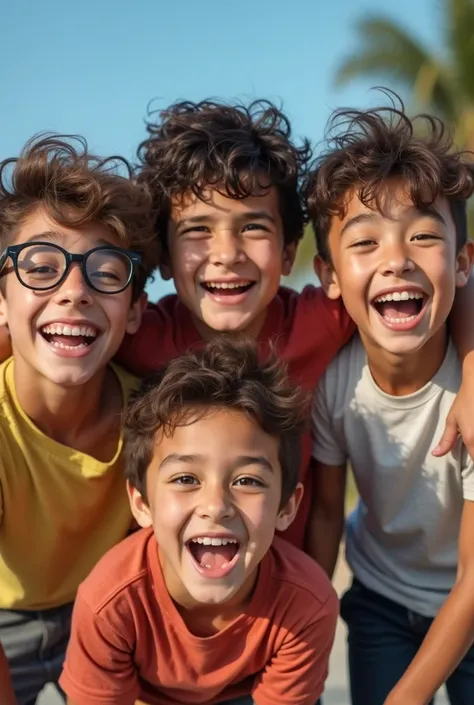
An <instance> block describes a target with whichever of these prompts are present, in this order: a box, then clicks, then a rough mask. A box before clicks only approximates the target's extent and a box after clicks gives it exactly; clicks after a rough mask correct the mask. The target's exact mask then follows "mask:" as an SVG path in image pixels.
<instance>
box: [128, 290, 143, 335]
mask: <svg viewBox="0 0 474 705" xmlns="http://www.w3.org/2000/svg"><path fill="white" fill-rule="evenodd" d="M147 303H148V296H147V295H146V294H145V292H143V294H140V296H139V297H138V299H137V300H136V301H134V302H133V303H132V305H131V306H130V311H129V312H128V318H127V325H126V327H125V330H126V332H127V333H128V334H129V335H133V334H134V333H136V332H137V330H138V329H139V328H140V324H141V322H142V318H143V314H144V312H145V309H146V306H147Z"/></svg>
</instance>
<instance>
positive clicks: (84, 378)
mask: <svg viewBox="0 0 474 705" xmlns="http://www.w3.org/2000/svg"><path fill="white" fill-rule="evenodd" d="M41 373H42V375H43V376H44V377H46V379H48V380H49V381H50V382H52V383H53V384H57V385H58V386H59V387H80V386H82V385H83V384H86V383H87V382H89V380H90V379H92V377H93V376H94V375H95V374H96V370H78V369H75V370H71V369H69V370H68V369H65V370H61V369H59V370H58V369H56V370H50V369H48V370H41Z"/></svg>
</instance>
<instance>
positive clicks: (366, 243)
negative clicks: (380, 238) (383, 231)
mask: <svg viewBox="0 0 474 705" xmlns="http://www.w3.org/2000/svg"><path fill="white" fill-rule="evenodd" d="M376 244H377V243H376V240H375V238H373V237H362V238H359V239H358V240H355V241H354V242H351V244H350V245H349V247H350V248H352V249H368V248H369V247H374V246H375V245H376Z"/></svg>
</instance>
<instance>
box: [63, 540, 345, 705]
mask: <svg viewBox="0 0 474 705" xmlns="http://www.w3.org/2000/svg"><path fill="white" fill-rule="evenodd" d="M337 615H338V599H337V596H336V593H335V592H334V589H333V588H332V586H331V583H330V581H329V579H328V578H327V576H326V575H325V574H324V572H323V571H322V569H321V568H320V567H319V566H318V565H317V564H316V563H315V562H314V561H313V560H312V559H311V558H309V557H308V556H306V555H305V554H304V553H303V552H302V551H300V550H299V549H297V548H294V547H293V546H291V545H290V544H288V543H287V542H286V541H283V540H281V539H278V538H277V539H275V541H274V544H273V546H272V547H271V549H270V550H269V552H268V553H267V554H266V556H265V557H264V558H263V560H262V562H261V564H260V571H259V576H258V579H257V583H256V587H255V590H254V593H253V596H252V598H251V600H250V603H249V604H248V606H247V608H246V610H245V612H244V613H243V614H242V615H240V616H239V617H237V618H236V619H235V620H234V621H233V622H231V623H230V624H229V625H228V626H227V627H225V628H224V629H223V630H222V631H220V632H218V633H217V634H214V635H212V636H208V637H198V636H195V635H194V634H192V633H191V632H190V631H189V630H188V629H187V627H186V625H185V623H184V621H183V619H182V618H181V615H180V613H179V612H178V610H177V608H176V605H175V603H174V602H173V600H172V599H171V597H170V595H169V593H168V591H167V589H166V585H165V582H164V578H163V574H162V571H161V566H160V562H159V558H158V547H157V544H156V539H155V537H154V534H153V532H152V529H142V530H140V531H138V532H137V533H136V534H134V535H132V536H130V537H129V538H127V539H125V540H124V541H122V542H121V543H120V544H118V545H117V546H115V547H114V548H112V549H111V550H110V551H109V552H108V553H107V554H106V556H104V558H102V559H101V560H100V561H99V563H98V564H97V565H96V567H95V568H94V569H93V571H92V573H91V574H90V575H89V577H88V578H87V579H86V580H85V581H84V583H82V585H81V587H80V588H79V592H78V596H77V599H76V603H75V606H74V614H73V620H72V630H71V638H70V641H69V646H68V650H67V654H66V661H65V665H64V670H63V673H62V675H61V678H60V684H61V687H62V688H63V689H64V690H65V691H66V693H67V695H68V696H69V698H71V700H73V701H74V702H75V703H77V704H78V705H132V704H133V703H134V701H135V700H136V699H137V698H140V699H141V700H143V701H144V702H145V703H148V704H149V705H172V704H173V703H176V704H178V703H179V704H183V703H206V704H209V705H211V704H212V703H221V702H222V701H225V700H230V699H232V698H236V697H241V696H242V695H248V694H251V695H252V697H253V699H254V701H255V703H256V704H257V705H275V704H276V703H278V704H279V705H314V703H315V702H316V700H317V699H318V697H319V696H320V695H321V694H322V692H323V689H324V682H325V680H326V677H327V672H328V661H329V654H330V651H331V647H332V644H333V640H334V633H335V629H336V621H337Z"/></svg>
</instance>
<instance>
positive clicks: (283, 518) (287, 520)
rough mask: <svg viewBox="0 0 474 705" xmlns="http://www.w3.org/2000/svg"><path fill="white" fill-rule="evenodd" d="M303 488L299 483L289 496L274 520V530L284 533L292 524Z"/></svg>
mask: <svg viewBox="0 0 474 705" xmlns="http://www.w3.org/2000/svg"><path fill="white" fill-rule="evenodd" d="M303 493H304V488H303V485H302V484H301V482H298V484H297V485H296V488H295V491H294V492H293V494H292V495H291V497H290V499H289V500H288V502H287V503H286V504H285V506H284V507H283V508H282V509H280V511H279V512H278V516H277V518H276V523H275V528H276V529H278V531H285V529H287V528H288V527H289V525H290V524H291V523H292V521H293V519H294V518H295V516H296V513H297V511H298V509H299V506H300V504H301V500H302V499H303Z"/></svg>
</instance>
